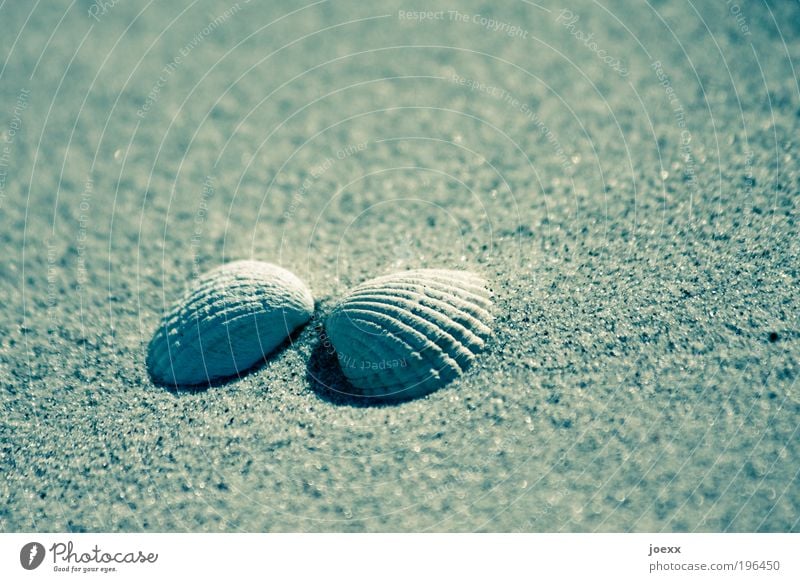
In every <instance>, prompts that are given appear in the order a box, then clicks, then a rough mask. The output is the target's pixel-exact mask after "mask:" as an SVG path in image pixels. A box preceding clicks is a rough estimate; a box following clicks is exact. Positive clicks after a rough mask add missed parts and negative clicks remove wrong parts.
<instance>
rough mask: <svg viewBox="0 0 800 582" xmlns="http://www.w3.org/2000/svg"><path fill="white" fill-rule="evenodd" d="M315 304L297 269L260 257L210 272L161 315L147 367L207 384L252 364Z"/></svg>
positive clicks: (171, 378) (182, 381)
mask: <svg viewBox="0 0 800 582" xmlns="http://www.w3.org/2000/svg"><path fill="white" fill-rule="evenodd" d="M313 311H314V299H313V298H312V296H311V292H310V291H309V290H308V287H306V285H305V284H304V283H303V282H302V281H301V280H300V279H298V278H297V276H295V275H294V274H293V273H291V272H289V271H287V270H286V269H283V268H281V267H278V266H276V265H272V264H270V263H263V262H259V261H236V262H233V263H229V264H226V265H222V266H221V267H218V268H216V269H214V270H212V271H209V272H208V273H206V274H205V275H203V276H202V277H200V279H199V280H198V282H197V285H196V286H195V287H194V289H192V290H190V291H188V292H187V293H186V295H185V296H184V297H183V299H182V300H181V301H179V302H178V303H177V304H175V306H174V307H173V308H172V309H171V311H170V312H169V313H167V314H166V315H165V316H164V319H163V320H162V321H161V324H160V325H159V328H158V330H157V331H156V333H155V335H154V336H153V339H152V340H151V341H150V345H149V346H148V349H147V367H148V369H149V371H150V375H151V376H152V377H153V379H154V380H156V381H157V382H160V383H163V384H172V385H193V384H206V383H209V382H212V381H213V380H216V379H220V378H225V377H228V376H233V375H235V374H238V373H239V372H242V371H245V370H247V369H248V368H250V367H252V366H253V365H254V364H256V363H257V362H258V361H259V360H261V359H262V358H264V356H265V355H267V354H269V353H270V352H272V351H273V350H274V349H275V348H277V347H278V346H279V345H280V344H281V343H283V342H284V341H285V340H286V338H288V337H289V335H290V334H291V333H292V332H293V331H294V330H295V329H297V327H299V326H300V325H302V324H304V323H306V322H307V321H308V320H309V319H310V318H311V314H312V313H313Z"/></svg>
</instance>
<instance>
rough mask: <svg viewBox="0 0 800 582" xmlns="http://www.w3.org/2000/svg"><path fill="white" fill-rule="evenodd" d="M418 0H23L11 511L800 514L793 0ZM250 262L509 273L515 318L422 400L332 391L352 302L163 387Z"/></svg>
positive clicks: (2, 97) (14, 44)
mask: <svg viewBox="0 0 800 582" xmlns="http://www.w3.org/2000/svg"><path fill="white" fill-rule="evenodd" d="M423 4H424V3H422V4H421V3H415V4H413V5H411V4H408V3H406V2H395V1H387V2H373V3H364V2H332V1H323V2H320V3H316V4H311V5H308V6H301V5H298V4H296V3H290V2H264V3H258V4H257V3H255V2H250V3H245V2H242V1H240V2H239V4H234V3H231V4H224V3H222V2H210V1H208V0H200V1H199V2H196V3H183V2H154V3H150V4H144V3H138V2H127V1H126V2H117V3H116V4H115V5H114V6H113V7H111V8H109V9H108V10H107V11H106V13H104V14H98V15H97V19H98V20H99V21H98V20H95V19H93V18H92V17H91V16H90V15H89V14H88V11H89V9H90V8H91V4H90V3H89V2H87V1H78V2H75V3H56V2H38V3H30V2H11V1H7V2H4V3H2V7H1V8H0V132H3V133H2V139H3V140H4V141H5V143H3V144H2V146H3V148H5V149H3V150H2V152H0V153H2V156H3V158H2V159H3V160H4V161H3V166H2V167H3V171H4V175H3V182H2V188H3V189H2V192H1V194H2V197H1V198H0V201H1V202H0V203H1V204H2V220H3V224H4V227H3V228H2V229H0V240H2V243H3V248H4V250H5V255H4V260H3V261H2V262H0V295H1V296H2V297H3V304H4V307H3V310H2V312H0V317H2V325H0V349H2V351H1V352H0V378H2V388H0V410H1V411H2V412H1V414H2V424H0V443H1V444H0V466H1V467H2V471H0V475H2V478H0V529H2V530H3V531H12V530H13V531H17V530H39V531H63V530H70V531H83V530H113V531H141V530H147V531H164V530H167V531H173V530H176V531H239V530H248V531H287V530H291V531H297V530H300V531H304V530H337V531H339V530H344V531H355V530H368V531H374V530H400V531H406V530H446V531H453V530H455V531H461V530H500V531H507V530H524V531H537V530H544V531H548V530H550V531H561V530H565V531H594V530H610V531H626V530H637V531H650V530H667V531H672V530H689V531H693V530H701V531H721V530H727V531H750V530H758V531H786V530H793V531H797V530H798V529H800V524H799V522H798V516H799V515H800V488H799V487H798V466H799V464H800V439H799V438H798V417H799V416H800V414H799V413H800V392H799V391H798V387H797V377H798V374H800V349H798V348H799V346H800V321H798V314H799V313H800V309H798V307H800V305H798V303H799V302H798V289H799V288H800V280H798V279H799V277H800V275H799V274H798V265H799V264H800V256H799V255H800V237H798V199H799V196H798V195H799V194H800V169H799V168H798V156H800V150H798V138H797V136H798V135H800V88H799V87H798V79H797V71H798V70H800V69H799V68H798V59H800V24H799V23H800V18H798V17H797V11H798V7H797V3H796V2H791V1H769V2H767V3H766V4H752V5H751V4H750V3H748V4H747V5H746V6H745V5H744V3H740V4H741V6H742V12H743V17H744V19H745V20H744V24H746V26H747V29H746V30H745V29H744V28H743V25H742V22H741V21H740V20H737V18H735V17H734V16H733V15H732V14H731V13H730V9H729V7H728V5H727V4H726V3H725V2H693V3H688V2H682V1H678V0H675V1H660V2H650V3H632V2H627V1H625V2H623V1H622V0H611V1H609V2H600V3H595V2H589V1H580V2H577V1H576V2H570V3H569V4H559V3H556V2H551V1H542V2H535V3H531V2H522V1H520V2H503V3H493V4H489V3H485V2H472V1H466V0H465V1H459V2H452V1H451V0H445V1H444V2H443V3H442V4H440V5H439V6H436V7H431V9H432V10H433V9H441V10H444V11H445V12H444V18H443V19H440V20H426V21H422V22H420V21H418V20H413V19H412V18H407V17H406V16H405V14H404V15H403V17H401V15H400V11H412V10H420V9H423V7H424V6H423ZM226 10H228V11H229V12H228V13H227V14H228V15H227V16H226ZM447 10H457V11H458V15H466V21H465V20H464V19H463V18H461V17H460V16H459V17H458V18H456V19H452V20H451V19H450V18H449V13H448V12H446V11H447ZM562 10H569V11H571V13H572V15H570V14H569V13H562ZM474 15H482V16H483V17H485V18H491V19H494V20H495V21H497V22H501V23H509V24H513V25H516V26H518V27H519V28H520V30H522V31H524V32H527V34H526V35H522V34H516V35H515V34H513V33H512V32H511V30H510V28H505V29H501V27H495V26H494V25H490V24H489V22H488V21H486V23H485V24H484V23H483V21H481V20H480V19H477V21H475V20H474ZM575 16H578V17H579V19H578V20H577V21H575V20H574V17H575ZM588 35H593V36H592V38H591V39H589V40H587V38H588ZM601 50H602V51H605V52H603V53H600V52H599V51H601ZM601 57H602V58H601ZM613 59H619V60H620V63H621V64H618V63H616V62H614V60H613ZM248 258H254V259H257V260H264V261H269V262H273V263H277V264H282V265H292V266H293V270H294V271H295V272H296V273H297V274H298V275H299V276H300V277H301V278H302V279H303V280H305V281H306V282H307V283H308V284H309V287H310V288H311V289H312V290H313V291H314V294H315V296H316V297H318V298H319V305H318V306H317V313H318V314H319V317H322V316H324V314H326V313H328V312H329V310H330V309H331V308H332V307H333V305H335V303H336V301H337V300H338V299H339V298H340V297H342V296H343V295H344V294H345V293H346V291H347V290H348V289H350V288H352V287H353V285H355V284H357V283H359V282H361V281H365V280H368V279H370V278H372V277H376V276H379V275H382V274H387V273H391V272H393V271H397V270H403V269H413V268H430V267H436V268H456V269H465V270H473V271H476V272H480V273H483V274H484V275H485V276H486V278H487V279H488V280H490V281H492V284H493V287H494V291H495V307H496V313H497V318H496V320H495V324H494V326H495V327H494V331H495V334H494V336H493V339H491V340H490V342H489V344H488V345H487V348H486V350H485V351H484V352H483V353H482V354H481V356H480V358H479V359H478V360H477V362H476V365H475V366H474V367H473V368H472V369H471V370H470V371H469V373H467V374H465V375H464V376H463V377H462V378H460V379H458V380H456V381H454V382H453V383H451V384H450V385H448V386H446V387H445V388H443V389H441V390H438V391H436V392H434V393H433V394H431V395H429V396H427V397H425V398H422V399H418V400H414V401H411V402H407V403H404V404H400V405H397V406H391V407H370V406H362V405H359V404H357V403H352V402H348V401H341V400H337V399H335V398H331V397H330V396H329V395H327V394H325V393H324V392H321V391H319V390H317V389H316V388H315V385H314V383H313V382H312V380H310V379H309V374H308V373H307V372H308V368H314V367H321V368H322V369H324V370H327V371H330V370H329V366H327V364H326V362H325V361H324V360H320V359H319V358H316V359H315V358H313V357H312V355H313V354H314V352H315V351H316V350H317V348H318V346H319V342H320V339H319V327H320V325H321V320H320V319H315V320H312V323H311V325H309V326H307V327H306V328H305V329H304V330H303V331H302V332H301V333H300V335H299V336H298V337H297V339H296V341H295V342H294V347H293V349H290V350H284V351H282V352H281V353H279V354H278V355H277V356H276V357H275V358H273V359H270V361H268V362H267V363H266V364H265V365H264V366H263V367H262V368H260V369H258V370H257V371H255V372H254V373H252V374H250V375H247V376H246V377H243V378H242V379H241V380H236V381H233V382H230V383H226V384H224V385H221V386H217V387H214V388H211V389H209V390H206V391H201V392H197V393H183V392H181V393H172V392H169V391H167V390H165V389H164V388H161V387H158V386H155V385H154V384H153V383H152V382H151V380H150V378H149V377H148V374H147V369H146V366H145V352H146V346H147V342H148V341H149V339H150V334H151V333H152V330H153V329H155V326H156V325H157V324H158V321H159V318H160V317H161V314H162V310H163V306H164V304H165V301H169V299H170V298H172V297H175V296H177V295H178V294H179V293H180V292H181V291H182V290H183V289H184V287H185V284H186V274H187V273H193V272H194V271H195V269H197V271H198V272H203V271H205V270H207V269H210V268H212V267H214V266H216V265H219V264H221V263H223V262H226V261H229V260H236V259H248Z"/></svg>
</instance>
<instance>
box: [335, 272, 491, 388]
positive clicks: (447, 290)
mask: <svg viewBox="0 0 800 582" xmlns="http://www.w3.org/2000/svg"><path fill="white" fill-rule="evenodd" d="M491 306H492V302H491V291H490V290H489V289H488V288H487V285H486V282H485V281H484V280H483V279H482V278H481V277H479V276H478V275H475V274H473V273H468V272H464V271H450V270H444V269H420V270H415V271H404V272H401V273H395V274H392V275H387V276H384V277H378V278H377V279H372V280H371V281H367V282H366V283H363V284H361V285H359V286H358V287H356V288H355V289H353V291H352V292H350V293H349V294H348V295H347V296H346V297H345V298H344V299H343V300H342V301H341V302H340V303H339V304H338V305H337V306H336V307H335V308H334V309H333V311H332V312H331V314H330V315H329V316H328V318H327V320H326V321H325V332H326V334H327V336H328V338H329V340H330V344H331V345H332V346H333V348H334V349H335V350H336V356H337V359H338V361H339V366H340V367H341V369H342V372H343V373H344V375H345V376H346V377H347V379H348V380H349V381H350V384H351V385H352V386H353V388H354V389H355V391H356V394H357V395H360V396H372V397H379V398H391V399H397V398H403V399H405V398H414V397H417V396H422V395H423V394H427V393H429V392H431V391H433V390H436V389H437V388H439V387H441V386H443V385H445V384H447V383H448V382H450V381H451V380H453V379H455V378H457V377H459V376H460V375H461V374H462V373H463V372H464V371H465V370H466V369H467V368H468V367H469V366H470V365H471V364H472V363H473V362H474V360H475V357H476V355H477V354H478V352H480V351H481V350H482V349H483V348H484V346H485V342H486V339H487V338H488V337H489V336H490V335H491V328H490V325H491V322H492V315H491Z"/></svg>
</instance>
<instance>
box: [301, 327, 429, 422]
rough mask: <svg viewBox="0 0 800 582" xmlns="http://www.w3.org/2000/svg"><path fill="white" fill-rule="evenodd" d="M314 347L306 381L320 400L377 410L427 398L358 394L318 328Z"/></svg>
mask: <svg viewBox="0 0 800 582" xmlns="http://www.w3.org/2000/svg"><path fill="white" fill-rule="evenodd" d="M315 332H316V335H317V343H316V345H315V346H314V349H313V350H312V351H311V356H310V357H309V359H308V364H307V366H306V378H307V379H308V382H309V384H310V386H311V390H312V392H314V393H315V394H316V395H317V396H318V397H319V398H321V399H322V400H324V401H326V402H329V403H331V404H335V405H337V406H354V407H358V408H376V407H389V406H397V405H399V404H403V403H405V402H410V401H411V400H418V399H420V398H424V397H425V396H427V394H420V395H416V396H411V397H391V398H386V397H376V396H363V395H360V394H358V391H357V390H356V388H354V387H353V385H352V384H350V382H349V381H348V380H347V377H346V376H345V375H344V372H342V368H341V366H339V358H338V357H337V356H336V352H335V351H334V349H333V347H332V346H331V345H330V341H329V340H328V339H327V337H326V335H325V330H324V328H323V327H322V326H321V325H318V326H317V327H316V329H315Z"/></svg>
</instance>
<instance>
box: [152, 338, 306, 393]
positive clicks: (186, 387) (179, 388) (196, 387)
mask: <svg viewBox="0 0 800 582" xmlns="http://www.w3.org/2000/svg"><path fill="white" fill-rule="evenodd" d="M307 327H308V323H305V324H303V325H301V326H299V327H298V328H297V329H295V330H294V331H293V332H292V333H291V334H289V336H288V337H287V338H286V339H285V340H283V342H281V343H280V344H279V345H278V346H277V347H276V348H275V349H274V350H272V351H271V352H269V353H267V354H265V355H264V357H263V358H261V359H260V360H258V361H257V362H256V363H255V364H253V365H252V366H250V367H248V368H245V369H244V370H239V371H238V372H237V373H236V374H231V375H230V376H224V377H221V378H214V379H213V380H210V381H208V382H201V383H199V384H179V385H176V384H170V383H168V382H160V381H158V380H156V379H154V378H153V377H152V376H151V375H150V373H149V372H148V377H149V378H150V381H151V382H152V383H153V385H155V386H158V387H159V388H163V389H164V390H166V391H167V392H170V393H171V394H173V395H175V396H178V395H181V394H197V393H200V392H206V391H207V390H209V389H210V388H219V387H220V386H225V385H226V384H230V383H231V382H236V381H237V380H242V379H244V378H246V377H247V376H249V375H251V374H254V373H256V372H258V371H259V370H261V369H262V368H265V367H266V366H267V365H269V363H270V361H271V360H273V359H274V358H275V357H277V356H278V354H280V353H281V352H283V351H284V350H285V349H287V348H288V347H289V346H291V345H293V344H294V343H295V342H297V341H298V340H299V337H300V335H301V334H302V333H303V330H305V329H306V328H307Z"/></svg>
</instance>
